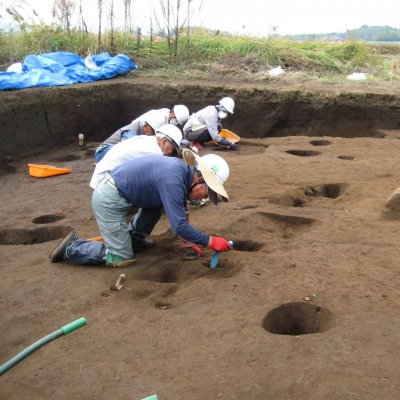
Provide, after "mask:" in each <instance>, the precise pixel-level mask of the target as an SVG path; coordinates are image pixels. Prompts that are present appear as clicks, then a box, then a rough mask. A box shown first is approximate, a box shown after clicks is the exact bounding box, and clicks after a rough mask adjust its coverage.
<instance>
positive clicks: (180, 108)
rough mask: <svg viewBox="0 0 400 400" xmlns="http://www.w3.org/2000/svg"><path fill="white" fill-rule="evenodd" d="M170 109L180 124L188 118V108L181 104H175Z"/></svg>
mask: <svg viewBox="0 0 400 400" xmlns="http://www.w3.org/2000/svg"><path fill="white" fill-rule="evenodd" d="M172 111H173V112H174V114H175V117H176V120H177V121H178V122H179V124H180V125H183V124H184V123H185V122H186V121H187V120H188V118H189V109H188V108H187V107H186V106H184V105H183V104H177V105H176V106H174V108H173V110H172Z"/></svg>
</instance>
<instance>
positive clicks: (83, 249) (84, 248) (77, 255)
mask: <svg viewBox="0 0 400 400" xmlns="http://www.w3.org/2000/svg"><path fill="white" fill-rule="evenodd" d="M64 258H65V260H69V261H72V262H74V263H76V264H86V265H97V264H105V263H106V246H105V245H104V243H102V242H95V241H92V240H83V239H78V240H75V241H74V242H72V243H71V244H70V245H69V246H68V247H67V249H66V251H65V256H64Z"/></svg>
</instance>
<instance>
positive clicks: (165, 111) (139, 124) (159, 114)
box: [94, 104, 189, 162]
mask: <svg viewBox="0 0 400 400" xmlns="http://www.w3.org/2000/svg"><path fill="white" fill-rule="evenodd" d="M188 118H189V109H188V108H187V107H186V106H185V105H183V104H177V105H175V106H174V107H173V108H172V109H171V110H170V109H169V108H160V109H156V110H150V111H147V112H146V113H144V114H142V115H141V116H139V117H137V118H136V119H134V120H133V121H132V122H131V123H130V124H128V125H125V126H123V127H122V128H120V129H118V130H117V131H116V132H114V133H113V134H112V135H111V136H110V137H109V138H107V139H106V140H105V141H104V142H103V143H101V144H100V146H98V147H97V149H96V151H95V155H94V158H95V160H96V162H99V161H100V160H101V159H102V158H103V157H104V156H105V155H106V153H107V152H108V151H109V150H110V149H111V147H112V146H114V145H115V144H117V143H119V142H122V141H123V140H126V139H129V138H131V137H134V136H140V135H148V136H151V135H154V133H155V130H156V129H157V128H159V127H160V126H162V125H165V124H172V125H175V126H178V125H180V126H183V124H184V123H185V122H186V121H187V119H188Z"/></svg>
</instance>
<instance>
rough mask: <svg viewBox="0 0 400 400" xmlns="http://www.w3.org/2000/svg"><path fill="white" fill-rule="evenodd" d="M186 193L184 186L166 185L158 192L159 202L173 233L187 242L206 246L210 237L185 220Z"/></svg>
mask: <svg viewBox="0 0 400 400" xmlns="http://www.w3.org/2000/svg"><path fill="white" fill-rule="evenodd" d="M185 196H186V192H185V189H184V186H180V185H173V184H171V185H166V187H165V188H163V190H162V191H161V192H160V197H161V201H162V203H163V207H164V209H165V213H166V214H167V217H168V220H169V223H170V224H171V228H172V230H173V231H174V233H175V234H176V235H178V236H180V237H182V238H183V239H185V240H188V241H189V242H192V243H196V244H201V245H203V246H207V245H208V244H209V242H210V236H209V235H207V234H205V233H204V232H202V231H200V230H198V229H196V228H195V227H193V226H192V225H191V224H189V222H188V221H187V220H186V210H185Z"/></svg>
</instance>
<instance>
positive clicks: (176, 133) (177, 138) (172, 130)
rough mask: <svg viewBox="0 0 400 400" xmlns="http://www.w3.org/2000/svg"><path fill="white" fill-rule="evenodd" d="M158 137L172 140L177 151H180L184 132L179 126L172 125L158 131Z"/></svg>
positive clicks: (166, 125) (161, 127) (163, 126)
mask: <svg viewBox="0 0 400 400" xmlns="http://www.w3.org/2000/svg"><path fill="white" fill-rule="evenodd" d="M156 136H159V137H163V136H167V138H168V139H171V140H172V143H173V144H174V145H175V148H176V150H179V148H180V144H181V140H182V132H181V130H180V129H179V128H178V127H177V126H175V125H171V124H165V125H162V126H160V127H159V128H158V129H156Z"/></svg>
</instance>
